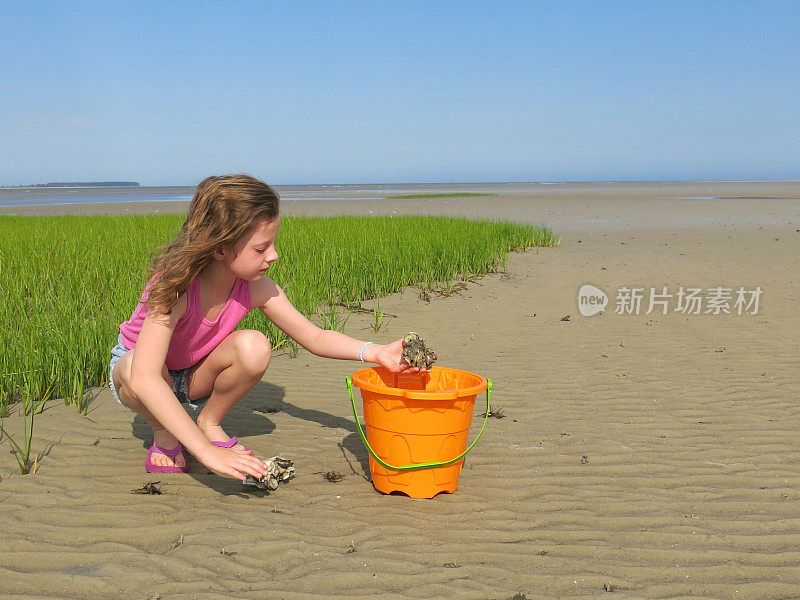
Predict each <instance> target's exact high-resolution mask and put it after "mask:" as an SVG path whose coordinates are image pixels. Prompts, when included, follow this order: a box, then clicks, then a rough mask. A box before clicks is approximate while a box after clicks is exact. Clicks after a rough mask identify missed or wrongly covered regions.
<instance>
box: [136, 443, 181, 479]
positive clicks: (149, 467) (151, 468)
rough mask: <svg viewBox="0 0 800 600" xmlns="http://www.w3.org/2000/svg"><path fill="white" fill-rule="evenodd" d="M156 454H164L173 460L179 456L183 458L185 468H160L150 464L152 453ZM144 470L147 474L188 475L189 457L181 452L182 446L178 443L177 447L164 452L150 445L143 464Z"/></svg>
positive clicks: (162, 449)
mask: <svg viewBox="0 0 800 600" xmlns="http://www.w3.org/2000/svg"><path fill="white" fill-rule="evenodd" d="M154 452H155V453H156V454H165V455H167V456H169V457H171V458H172V460H175V457H176V456H177V455H178V454H180V455H182V456H183V460H184V461H186V466H184V467H160V466H158V465H154V464H153V463H152V462H151V460H150V459H151V458H152V456H153V453H154ZM144 468H145V470H146V471H147V472H148V473H188V472H189V457H188V456H186V454H184V452H183V446H181V445H180V443H178V445H177V446H175V447H174V448H172V449H171V450H166V449H164V448H161V447H160V446H156V445H155V444H152V443H151V445H150V451H149V452H148V453H147V460H146V461H145V463H144Z"/></svg>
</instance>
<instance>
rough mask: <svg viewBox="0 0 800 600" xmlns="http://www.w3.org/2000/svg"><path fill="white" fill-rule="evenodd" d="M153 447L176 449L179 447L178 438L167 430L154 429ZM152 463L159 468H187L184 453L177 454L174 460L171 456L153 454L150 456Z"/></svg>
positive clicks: (158, 453)
mask: <svg viewBox="0 0 800 600" xmlns="http://www.w3.org/2000/svg"><path fill="white" fill-rule="evenodd" d="M153 445H155V446H158V447H159V448H164V449H170V448H174V447H175V446H177V445H178V438H176V437H175V436H174V435H172V434H171V433H170V432H169V431H167V430H166V429H154V430H153ZM150 462H151V463H153V465H155V466H157V467H179V468H183V467H185V466H186V457H185V456H184V455H183V452H181V453H179V454H176V455H175V457H174V460H173V457H171V456H167V455H166V454H161V453H160V452H153V453H152V454H151V455H150Z"/></svg>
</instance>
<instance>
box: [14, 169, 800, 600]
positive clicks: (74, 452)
mask: <svg viewBox="0 0 800 600" xmlns="http://www.w3.org/2000/svg"><path fill="white" fill-rule="evenodd" d="M698 185H699V184H698ZM706 187H708V186H704V187H703V189H702V191H703V192H705V191H706V189H705V188H706ZM741 191H742V188H741V186H738V187H737V188H736V192H737V194H736V195H743V196H751V197H760V198H762V199H760V200H754V199H746V198H738V199H723V200H697V201H688V200H678V199H671V198H669V197H667V195H664V194H663V193H662V192H658V193H651V192H652V190H651V191H650V192H647V191H645V192H632V193H631V194H630V195H628V196H620V195H615V196H613V197H612V196H610V195H609V196H608V197H604V198H602V197H599V195H598V193H589V192H587V193H586V195H585V196H583V197H582V196H581V195H580V193H576V192H571V194H572V195H570V196H568V197H567V198H562V197H559V196H558V195H550V196H548V197H524V196H517V195H511V194H508V195H503V196H501V197H498V198H495V199H493V202H494V207H495V211H496V215H497V216H501V217H503V218H513V219H515V220H518V221H521V222H546V223H547V224H549V225H552V226H554V227H555V228H556V229H558V230H559V231H560V232H562V233H563V238H562V242H561V245H560V246H558V247H556V248H547V249H538V250H531V251H529V252H526V253H519V254H514V255H512V256H511V257H510V259H509V263H508V273H507V274H503V275H490V276H486V277H483V278H480V279H478V280H477V281H475V282H474V283H470V284H469V285H468V288H467V289H466V290H464V291H462V292H461V293H460V294H458V295H453V296H449V297H439V296H433V297H432V299H431V301H430V302H429V303H428V302H424V301H423V300H421V299H420V298H419V295H418V290H414V289H409V290H406V291H405V292H404V293H402V294H397V295H395V296H392V297H389V298H386V299H382V300H381V307H382V308H384V309H385V310H386V311H387V312H388V313H390V314H392V315H396V317H394V318H391V319H390V320H389V325H388V330H387V331H386V332H385V333H380V334H375V333H374V332H372V331H371V330H370V329H369V318H368V316H366V315H358V314H355V315H353V316H352V317H351V319H350V321H349V322H348V325H347V329H346V332H348V333H349V334H351V335H353V336H355V337H360V338H363V339H366V338H369V339H374V340H376V341H389V340H392V339H395V338H397V337H399V336H400V335H401V334H402V333H403V332H404V331H406V330H409V329H414V330H415V331H419V332H421V333H422V334H423V336H424V337H425V338H426V339H427V340H428V341H429V342H430V343H431V345H433V346H434V347H435V348H436V350H437V352H438V354H439V357H440V362H439V364H441V365H443V366H451V367H456V368H461V369H466V370H470V371H474V372H476V373H480V374H482V375H484V376H487V377H491V378H492V379H493V380H494V384H495V386H494V392H493V395H492V400H493V404H494V405H495V406H497V407H502V409H503V411H504V415H505V418H502V419H490V420H489V424H488V425H487V430H486V431H485V433H484V436H483V438H482V439H481V440H480V441H479V443H478V444H477V445H476V446H475V448H474V449H473V450H472V452H471V453H470V454H469V456H468V458H467V461H466V463H465V467H464V471H463V472H462V474H461V480H460V485H459V489H458V491H457V492H456V493H454V494H452V495H448V494H441V495H439V496H437V497H436V498H434V499H432V500H412V499H410V498H407V497H403V496H385V495H382V494H379V493H378V492H376V491H374V489H373V488H372V486H371V484H370V483H369V480H368V466H367V454H366V451H365V450H364V449H363V447H362V446H361V442H360V440H359V438H358V434H357V432H356V429H355V426H354V423H353V416H352V413H351V412H350V407H349V401H348V399H347V395H346V391H345V387H344V377H345V375H348V374H350V373H352V372H353V371H354V370H356V369H357V368H359V367H360V364H357V363H351V362H344V361H332V360H326V359H320V358H317V357H314V356H312V355H310V354H309V353H307V352H301V353H300V355H299V356H298V357H297V358H289V357H288V356H286V355H278V356H275V357H274V358H273V361H272V364H271V366H270V368H269V370H268V372H267V375H266V376H265V378H264V380H263V381H262V382H261V383H260V384H259V385H258V386H257V387H256V389H255V390H254V391H253V392H252V393H251V394H250V395H249V396H248V397H247V398H245V400H244V401H243V402H242V403H241V404H240V405H239V406H238V407H237V408H236V409H234V411H233V412H232V414H231V415H230V416H229V418H228V420H227V421H226V423H225V425H226V428H227V431H228V432H229V433H231V434H237V435H239V436H240V437H241V438H242V439H243V440H244V441H245V442H246V443H247V445H248V446H250V447H251V448H253V449H255V450H256V452H257V453H258V454H260V455H263V456H264V457H267V456H272V455H274V454H281V455H283V456H287V457H290V458H292V459H293V460H294V461H295V465H296V467H297V472H298V475H297V478H296V479H295V480H293V481H291V482H290V483H289V484H287V485H284V486H282V487H281V488H280V489H279V490H278V491H277V492H275V493H272V494H269V495H265V494H262V493H258V492H250V491H248V490H247V489H243V488H242V487H241V486H240V485H239V484H237V483H236V482H234V481H231V480H225V479H222V478H220V477H217V476H214V475H209V474H208V473H207V471H206V470H205V469H204V468H203V467H202V465H200V464H199V463H197V462H196V461H195V462H194V463H193V468H192V472H191V474H190V475H188V476H170V475H161V476H154V475H148V474H146V473H145V471H144V465H143V463H144V458H145V446H146V442H147V441H149V440H148V439H147V437H148V434H147V427H146V426H145V424H144V422H143V421H142V420H141V419H139V418H138V417H135V416H134V415H133V413H131V412H129V411H127V410H126V409H123V408H121V407H119V406H118V405H117V404H116V403H115V402H114V400H113V399H112V397H111V394H110V392H109V390H107V389H104V390H97V397H96V398H95V399H94V401H93V402H92V404H91V408H90V411H89V414H88V416H81V415H79V414H77V412H76V411H75V409H74V408H73V407H65V406H63V404H60V403H59V402H55V401H54V402H51V403H49V404H48V405H47V408H46V410H45V412H44V413H43V414H42V415H40V416H38V417H37V419H36V431H35V438H34V442H33V451H34V453H36V454H41V455H42V457H41V459H40V460H39V468H38V472H37V473H36V474H34V475H25V476H23V475H19V474H18V473H15V468H16V463H15V461H14V458H13V456H12V455H11V454H9V453H8V452H7V449H8V445H7V442H5V441H3V442H2V444H0V446H1V447H2V449H3V450H2V452H0V477H2V479H0V528H1V529H2V531H3V539H4V541H5V544H3V545H2V547H0V596H2V597H4V598H23V597H24V598H30V597H48V598H81V599H82V598H87V599H88V598H92V599H94V598H118V599H123V598H124V599H127V598H132V599H133V598H136V599H149V598H156V597H159V598H162V599H167V598H248V599H249V598H267V597H269V598H318V597H334V598H354V597H375V598H434V597H443V598H444V597H447V598H450V597H452V598H491V599H506V598H512V597H516V598H520V599H521V598H523V597H524V598H528V599H533V598H584V597H589V596H606V597H618V598H678V597H680V598H775V599H778V598H796V597H800V549H799V548H798V540H800V435H798V434H799V433H800V406H799V404H798V397H800V385H799V384H798V378H797V367H798V364H797V362H798V355H797V339H798V334H800V316H799V314H798V311H799V310H800V303H798V300H800V292H798V289H799V288H798V279H797V278H798V273H800V259H799V258H798V257H799V256H800V232H799V231H797V230H798V229H800V208H799V206H800V204H799V203H798V201H797V199H796V198H797V196H798V195H800V186H798V185H794V186H793V187H792V186H788V185H780V186H776V185H771V184H754V185H753V189H752V190H750V191H749V192H748V193H741ZM659 194H661V195H659ZM689 195H696V196H700V195H703V196H710V195H718V194H717V193H715V190H712V193H696V194H689ZM781 195H782V196H783V198H784V199H779V198H777V196H781ZM768 196H772V198H767V197H768ZM791 198H794V199H793V200H792V199H791ZM333 204H334V203H332V202H328V203H326V202H318V203H316V204H314V205H313V206H312V204H310V203H307V202H306V203H300V202H297V203H296V204H295V206H291V205H290V203H289V202H286V203H285V204H284V212H285V213H286V212H288V211H294V212H296V213H298V214H299V213H301V212H303V211H305V213H304V214H307V213H317V214H329V213H330V212H335V207H334V206H333ZM165 208H169V207H162V209H165ZM489 208H490V207H489V206H488V204H487V201H486V200H483V201H481V200H480V199H465V200H461V199H458V200H455V199H454V200H450V201H448V202H447V204H444V201H443V200H436V201H431V202H428V201H416V202H415V203H413V204H410V205H409V204H406V205H405V209H404V210H405V211H407V212H429V213H437V214H465V215H469V216H479V217H482V216H486V215H487V211H488V210H489ZM301 209H302V210H301ZM340 209H341V210H342V211H343V212H348V211H350V212H362V213H363V212H366V213H367V214H369V211H373V214H375V213H378V212H389V213H391V212H392V211H394V210H397V206H396V205H395V207H394V208H392V207H391V206H389V205H387V203H386V202H381V201H376V202H371V203H365V202H363V201H360V203H359V202H358V201H352V202H350V203H343V204H342V206H340ZM398 212H403V211H398ZM585 283H592V284H594V285H595V286H597V287H599V288H601V289H603V290H605V291H606V292H607V293H608V294H609V296H610V302H611V304H610V305H609V307H608V309H607V310H606V311H605V312H604V313H603V314H600V315H596V316H593V317H583V316H581V314H580V313H579V311H578V301H577V294H578V289H579V288H580V286H581V285H583V284H585ZM623 286H629V287H630V286H641V287H645V288H648V291H649V288H650V287H654V288H657V289H658V291H661V288H662V287H664V286H666V287H667V288H668V292H671V293H677V291H678V289H679V288H680V287H684V288H689V287H699V288H702V289H704V290H706V289H708V288H713V287H727V288H734V289H736V288H739V287H740V286H741V287H744V288H745V289H746V290H752V289H755V288H756V287H757V286H760V288H761V289H762V290H763V295H762V296H761V298H760V304H759V310H758V313H757V314H742V315H738V314H735V311H734V314H720V315H712V314H700V315H684V314H681V313H678V312H675V311H674V307H675V299H674V298H673V299H672V304H671V306H670V312H669V314H666V315H663V314H661V313H660V312H658V311H654V312H653V313H651V314H649V315H648V314H644V313H645V310H646V307H644V306H643V308H642V311H641V312H640V314H638V315H637V314H624V315H621V314H616V313H615V312H614V306H615V296H616V293H617V290H618V289H619V288H621V287H623ZM567 315H569V316H570V318H569V320H568V321H565V320H562V318H563V317H565V316H567ZM110 344H111V342H110ZM481 400H482V398H480V399H479V402H478V403H479V404H480V402H481ZM479 412H481V411H480V410H476V417H477V414H478V413H479ZM19 422H20V419H19V417H16V416H12V417H11V418H8V419H6V420H5V421H4V426H10V427H11V429H12V430H14V431H18V430H19ZM478 425H479V419H477V418H475V419H474V420H473V428H472V432H471V435H472V436H474V435H476V433H477V429H478ZM329 469H335V470H339V471H341V472H342V473H344V474H345V475H346V476H345V478H344V479H343V480H342V481H340V482H339V483H330V482H328V481H326V480H325V479H324V478H323V477H322V475H321V473H320V472H321V471H325V470H329ZM153 481H160V483H159V484H158V485H159V487H160V488H161V489H162V490H163V492H164V493H163V495H160V496H159V495H139V494H133V493H132V490H133V489H135V488H138V487H140V486H142V485H143V484H145V483H147V482H153ZM608 590H610V591H608Z"/></svg>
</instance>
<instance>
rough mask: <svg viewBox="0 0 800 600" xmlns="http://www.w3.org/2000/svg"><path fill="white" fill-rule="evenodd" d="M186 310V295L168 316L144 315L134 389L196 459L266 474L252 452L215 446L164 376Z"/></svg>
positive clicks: (236, 473)
mask: <svg viewBox="0 0 800 600" xmlns="http://www.w3.org/2000/svg"><path fill="white" fill-rule="evenodd" d="M185 310H186V296H185V295H184V296H182V297H181V299H180V300H179V301H178V302H177V303H176V305H175V306H174V307H173V308H172V312H171V313H170V314H168V315H165V314H153V313H152V312H151V313H149V314H148V315H147V317H145V320H144V323H143V324H142V330H141V332H140V333H139V338H138V339H137V341H136V350H135V351H134V354H133V361H132V362H131V381H130V385H131V390H132V391H133V393H134V394H135V395H136V397H137V398H138V399H139V401H140V402H141V403H142V404H144V405H145V407H146V408H147V410H149V411H150V413H151V414H152V415H153V416H154V417H155V418H156V419H158V421H159V422H160V423H161V424H162V425H164V427H166V429H167V430H168V431H169V432H170V433H171V434H172V435H174V436H175V437H176V438H178V440H179V441H180V442H181V444H183V445H184V446H185V447H186V448H187V449H188V450H189V452H191V453H192V454H193V455H194V456H196V457H197V459H198V460H199V461H200V462H202V463H203V464H204V465H206V466H207V467H208V468H210V469H211V470H213V471H216V472H217V473H221V474H223V475H230V476H231V477H235V478H236V479H241V480H244V478H245V475H248V474H249V475H252V476H254V477H256V478H261V477H263V476H264V475H266V470H265V467H264V463H263V461H261V460H258V459H257V458H255V457H254V456H252V455H249V454H244V453H243V452H235V451H233V450H230V449H228V448H219V447H217V446H214V445H213V444H212V443H211V442H210V441H209V440H208V438H207V437H206V436H205V434H203V432H202V431H200V429H199V428H198V427H197V425H196V424H195V422H194V421H193V420H192V418H191V417H190V416H189V415H188V414H187V412H186V411H185V410H184V408H183V407H182V406H181V404H180V402H179V401H178V398H177V397H176V396H175V393H174V392H173V391H172V388H171V387H170V385H169V384H168V383H167V382H166V380H165V379H164V375H163V374H164V373H166V372H167V369H166V366H165V362H166V360H167V351H168V349H169V343H170V340H171V339H172V333H173V332H174V331H175V326H176V325H177V323H178V319H180V317H181V316H182V315H183V313H184V312H185Z"/></svg>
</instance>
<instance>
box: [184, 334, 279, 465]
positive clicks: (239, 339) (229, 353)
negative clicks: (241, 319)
mask: <svg viewBox="0 0 800 600" xmlns="http://www.w3.org/2000/svg"><path fill="white" fill-rule="evenodd" d="M270 358H271V350H270V344H269V340H267V338H266V336H264V334H263V333H261V332H260V331H254V330H251V329H245V330H239V331H234V332H233V333H231V334H230V335H229V336H228V337H227V338H225V340H223V341H222V343H220V345H219V346H217V347H216V348H214V350H212V351H211V353H210V354H209V355H208V356H206V357H205V358H204V359H203V360H202V361H201V362H200V363H198V365H197V366H196V367H195V368H194V370H193V371H192V373H191V374H190V377H189V397H190V398H193V399H194V398H203V397H205V396H208V395H209V394H210V398H209V399H208V402H207V403H206V405H205V406H204V407H203V409H202V410H201V411H200V414H198V415H197V426H198V427H199V428H200V430H201V431H202V432H203V433H205V435H206V437H208V439H209V440H211V441H212V442H227V441H228V440H229V439H230V436H229V435H228V434H226V433H225V431H224V430H223V429H222V426H221V425H220V423H221V422H222V419H223V418H224V417H225V415H227V414H228V412H230V410H231V409H232V408H233V407H234V406H235V405H236V404H238V403H239V402H240V401H241V400H242V398H244V397H245V396H246V395H247V393H248V392H249V391H250V390H252V389H253V387H255V385H256V384H257V383H258V382H259V381H261V378H262V377H263V376H264V373H265V372H266V370H267V367H268V366H269V361H270ZM233 449H234V450H239V451H244V446H242V445H241V444H236V445H235V446H233Z"/></svg>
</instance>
